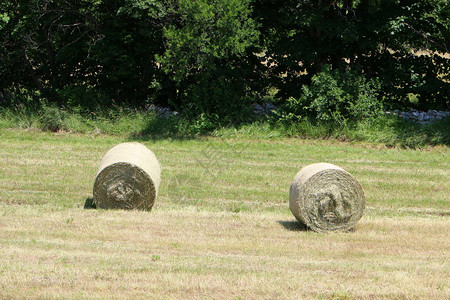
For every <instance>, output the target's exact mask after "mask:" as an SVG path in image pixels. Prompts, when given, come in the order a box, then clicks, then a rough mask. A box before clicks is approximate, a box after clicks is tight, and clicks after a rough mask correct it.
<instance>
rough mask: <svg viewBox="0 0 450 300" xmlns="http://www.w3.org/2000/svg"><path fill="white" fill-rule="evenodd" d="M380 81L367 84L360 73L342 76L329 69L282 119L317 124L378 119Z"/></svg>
mask: <svg viewBox="0 0 450 300" xmlns="http://www.w3.org/2000/svg"><path fill="white" fill-rule="evenodd" d="M379 89H380V85H379V83H378V81H377V80H367V79H366V78H365V77H364V76H363V75H360V74H358V73H356V72H350V71H346V72H344V73H340V72H339V71H337V70H331V68H330V67H329V66H325V67H324V69H323V70H322V72H320V73H318V74H316V75H314V76H313V77H312V81H311V85H309V86H307V85H305V86H303V88H302V90H303V93H302V95H301V96H300V98H298V99H297V98H293V97H291V98H289V99H288V100H287V101H286V103H285V105H284V107H283V108H282V110H281V112H280V113H279V117H280V119H281V120H285V121H295V120H300V119H302V118H304V117H308V118H309V119H312V120H316V121H321V122H323V121H325V122H338V123H340V124H343V123H346V122H347V121H361V120H364V119H371V118H374V117H377V116H379V115H380V114H381V112H382V111H383V110H382V108H383V105H382V101H381V100H380V99H379Z"/></svg>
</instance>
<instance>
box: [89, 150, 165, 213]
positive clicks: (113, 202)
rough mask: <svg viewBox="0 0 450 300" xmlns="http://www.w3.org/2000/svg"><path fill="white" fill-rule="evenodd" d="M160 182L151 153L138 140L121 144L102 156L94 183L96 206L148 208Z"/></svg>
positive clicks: (156, 162)
mask: <svg viewBox="0 0 450 300" xmlns="http://www.w3.org/2000/svg"><path fill="white" fill-rule="evenodd" d="M160 181H161V166H160V165H159V162H158V159H157V158H156V156H155V154H153V152H152V151H150V150H149V149H148V148H147V147H145V146H144V145H142V144H139V143H122V144H118V145H116V146H114V147H113V148H111V149H110V150H109V151H108V152H107V153H106V154H105V156H103V158H102V160H101V162H100V167H99V168H98V171H97V175H96V176H95V182H94V204H95V205H96V206H97V207H99V208H112V209H117V208H122V209H139V210H151V209H152V206H153V203H154V202H155V198H156V195H157V194H158V188H159V183H160Z"/></svg>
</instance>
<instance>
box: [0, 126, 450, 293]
mask: <svg viewBox="0 0 450 300" xmlns="http://www.w3.org/2000/svg"><path fill="white" fill-rule="evenodd" d="M129 140H130V139H129V138H127V137H124V136H106V135H93V134H69V133H56V134H54V133H42V132H38V131H32V130H28V131H27V130H9V129H0V203H1V204H0V298H5V299H20V298H43V299H48V298H70V299H85V298H92V299H105V298H106V299H124V298H129V299H136V298H137V299H138V298H144V299H148V298H150V299H153V298H154V299H380V298H386V299H448V298H449V297H450V284H449V278H450V259H449V257H450V235H449V231H450V184H449V182H450V180H449V179H450V156H449V154H450V150H449V148H448V147H429V148H426V149H421V150H410V149H399V148H386V147H383V146H374V145H367V144H360V143H340V142H332V141H326V140H321V141H317V140H301V139H286V138H277V139H271V140H268V141H267V140H259V139H243V138H234V137H233V136H230V137H228V138H202V139H191V140H189V139H185V140H170V139H162V140H140V142H142V143H144V144H145V145H146V146H148V147H149V148H150V149H152V150H153V151H154V152H155V154H156V155H157V157H158V158H159V160H160V162H161V164H162V166H163V171H162V185H161V187H160V193H159V198H158V199H157V202H156V204H155V206H154V208H153V210H152V212H136V211H105V210H93V209H89V210H87V209H83V206H84V202H85V201H86V199H88V198H90V197H92V185H93V180H94V175H95V172H96V169H97V167H98V164H99V162H100V159H101V157H102V156H103V155H104V153H105V152H106V151H107V150H108V149H109V148H110V147H112V146H113V145H115V144H117V143H119V142H123V141H129ZM315 162H330V163H334V164H336V165H338V166H341V167H342V168H344V169H346V170H347V171H349V172H350V173H352V174H353V175H354V176H355V177H356V178H357V179H358V180H359V181H360V183H361V184H362V186H363V188H364V190H365V193H366V198H367V209H366V213H365V215H364V216H363V218H362V219H361V220H360V222H359V223H358V224H357V225H356V227H355V228H354V230H353V231H351V232H347V233H321V234H318V233H314V232H310V231H305V230H304V229H303V228H302V227H301V226H299V224H298V223H297V222H296V221H295V219H294V217H293V216H292V214H291V213H290V211H289V208H288V204H287V203H288V194H289V185H290V183H291V181H292V179H293V178H294V176H295V174H296V173H297V172H298V170H299V169H300V168H301V167H303V166H305V165H307V164H310V163H315Z"/></svg>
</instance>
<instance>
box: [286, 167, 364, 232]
mask: <svg viewBox="0 0 450 300" xmlns="http://www.w3.org/2000/svg"><path fill="white" fill-rule="evenodd" d="M364 207H365V197H364V192H363V189H362V187H361V185H360V184H359V182H358V181H357V180H356V179H355V178H354V177H353V176H352V175H351V174H350V173H348V172H346V171H345V170H343V169H341V168H340V167H338V166H335V165H333V164H328V163H318V164H312V165H309V166H306V167H304V168H303V169H301V170H300V172H298V173H297V176H295V178H294V180H293V182H292V184H291V187H290V191H289V208H290V209H291V212H292V213H293V215H294V216H295V218H296V219H297V220H298V221H299V222H300V223H303V224H305V225H306V226H307V227H309V228H310V229H312V230H314V231H318V232H322V231H334V230H349V229H350V228H351V227H352V226H353V225H355V223H356V222H357V221H358V220H359V219H360V218H361V217H362V215H363V212H364Z"/></svg>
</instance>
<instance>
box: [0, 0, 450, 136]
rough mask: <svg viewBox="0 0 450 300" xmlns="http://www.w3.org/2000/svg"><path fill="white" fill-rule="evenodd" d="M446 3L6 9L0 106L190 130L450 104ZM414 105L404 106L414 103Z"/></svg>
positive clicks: (22, 1)
mask: <svg viewBox="0 0 450 300" xmlns="http://www.w3.org/2000/svg"><path fill="white" fill-rule="evenodd" d="M449 19H450V3H449V1H447V0H422V1H409V0H408V1H407V0H370V1H358V0H355V1H352V0H338V1H331V0H318V1H297V0H287V1H275V0H220V1H219V0H195V1H191V0H139V1H134V0H118V1H106V0H79V1H69V0H62V1H56V0H44V1H41V0H6V1H2V2H1V3H0V62H1V63H0V91H1V92H2V94H0V98H1V99H2V101H1V105H2V106H17V105H26V106H34V107H40V106H39V103H41V102H44V103H50V104H55V105H56V106H58V107H66V108H67V107H70V108H77V107H78V109H81V110H82V111H86V110H88V111H93V110H95V109H96V108H98V107H111V106H112V105H113V106H122V107H141V108H143V107H146V106H148V105H150V104H156V105H161V106H168V107H171V108H172V109H174V110H177V111H178V112H180V114H181V115H182V116H183V117H184V118H186V119H187V120H190V121H192V122H194V123H196V124H197V126H199V128H206V129H209V128H215V127H216V126H217V124H222V125H229V124H236V123H241V122H243V121H249V120H250V121H251V120H252V117H251V116H250V115H251V104H252V103H255V102H262V101H268V100H269V101H274V102H276V104H278V105H279V106H280V107H281V111H280V112H279V113H278V115H279V116H281V120H284V121H286V120H290V121H291V122H292V121H295V120H299V119H302V118H305V117H306V118H309V119H310V120H313V119H315V120H319V121H330V120H332V121H338V123H342V122H347V121H355V120H363V119H367V118H371V117H374V116H375V115H377V114H376V112H378V111H379V110H380V109H381V107H382V106H383V105H384V107H387V108H392V107H396V108H418V109H429V108H436V109H447V108H448V107H449V105H450V61H449V56H448V52H449V49H448V43H449V38H450V22H449ZM411 100H413V101H411Z"/></svg>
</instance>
